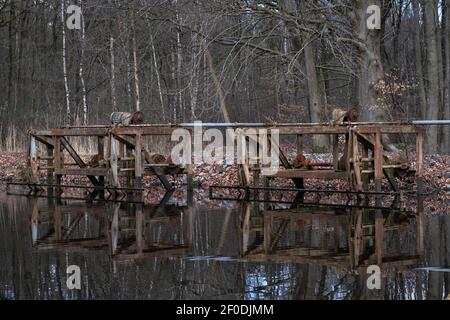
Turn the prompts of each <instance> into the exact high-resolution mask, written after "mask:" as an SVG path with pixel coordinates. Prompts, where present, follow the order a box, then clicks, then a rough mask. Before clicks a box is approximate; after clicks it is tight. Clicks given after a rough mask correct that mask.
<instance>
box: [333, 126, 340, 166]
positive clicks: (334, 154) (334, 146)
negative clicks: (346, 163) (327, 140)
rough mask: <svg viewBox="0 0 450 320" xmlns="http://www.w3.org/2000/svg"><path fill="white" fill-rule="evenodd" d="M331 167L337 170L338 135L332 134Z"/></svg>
mask: <svg viewBox="0 0 450 320" xmlns="http://www.w3.org/2000/svg"><path fill="white" fill-rule="evenodd" d="M332 140H333V168H334V170H336V171H337V170H339V135H338V134H333V135H332Z"/></svg>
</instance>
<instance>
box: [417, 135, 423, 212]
mask: <svg viewBox="0 0 450 320" xmlns="http://www.w3.org/2000/svg"><path fill="white" fill-rule="evenodd" d="M422 167H423V129H422V128H417V133H416V182H417V211H418V212H423V177H422V175H423V172H422V170H423V168H422Z"/></svg>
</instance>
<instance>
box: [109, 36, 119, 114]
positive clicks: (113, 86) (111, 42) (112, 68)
mask: <svg viewBox="0 0 450 320" xmlns="http://www.w3.org/2000/svg"><path fill="white" fill-rule="evenodd" d="M109 56H110V73H111V74H110V82H109V84H110V86H111V103H112V111H118V110H117V100H116V83H115V65H114V37H113V36H112V35H111V36H110V37H109Z"/></svg>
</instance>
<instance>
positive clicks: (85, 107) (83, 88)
mask: <svg viewBox="0 0 450 320" xmlns="http://www.w3.org/2000/svg"><path fill="white" fill-rule="evenodd" d="M82 4H83V3H82V0H80V7H82ZM82 12H83V11H82ZM84 39H85V29H84V17H82V19H81V41H80V64H79V75H80V82H81V91H82V95H83V124H84V125H87V123H88V105H87V95H86V85H85V82H84V69H83V59H84V42H85V41H84Z"/></svg>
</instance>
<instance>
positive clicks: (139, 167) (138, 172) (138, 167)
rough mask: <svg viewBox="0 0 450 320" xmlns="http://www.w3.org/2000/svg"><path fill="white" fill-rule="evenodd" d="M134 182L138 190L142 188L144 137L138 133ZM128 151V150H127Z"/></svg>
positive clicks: (135, 148)
mask: <svg viewBox="0 0 450 320" xmlns="http://www.w3.org/2000/svg"><path fill="white" fill-rule="evenodd" d="M134 146H135V147H134V153H135V155H134V157H135V158H134V166H135V167H134V180H135V186H136V188H142V171H143V163H142V136H141V134H140V133H137V134H136V136H135V138H134ZM127 149H128V148H127Z"/></svg>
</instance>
